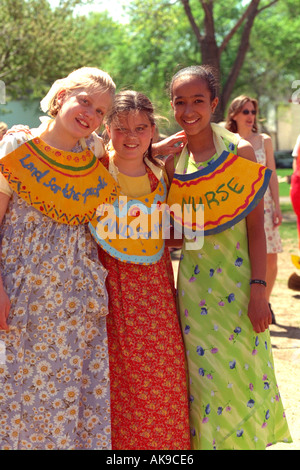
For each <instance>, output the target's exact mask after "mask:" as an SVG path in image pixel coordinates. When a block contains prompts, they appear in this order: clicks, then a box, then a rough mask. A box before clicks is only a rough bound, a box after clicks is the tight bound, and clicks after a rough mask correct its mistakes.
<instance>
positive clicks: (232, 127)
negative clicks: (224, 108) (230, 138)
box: [225, 95, 258, 134]
mask: <svg viewBox="0 0 300 470" xmlns="http://www.w3.org/2000/svg"><path fill="white" fill-rule="evenodd" d="M249 102H250V103H252V104H253V106H254V109H255V111H256V115H255V117H254V123H253V127H252V131H253V132H257V131H258V127H257V121H256V116H257V114H258V102H257V100H256V99H255V98H251V97H250V96H247V95H240V96H237V97H236V98H235V99H234V100H233V101H232V102H231V104H230V106H229V109H228V112H227V118H226V124H225V127H226V129H228V130H229V131H231V132H234V133H235V134H236V133H237V132H238V128H237V123H236V120H235V119H234V118H235V116H236V115H237V114H239V113H240V112H241V111H242V109H243V107H244V106H245V104H247V103H249Z"/></svg>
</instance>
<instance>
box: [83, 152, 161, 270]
mask: <svg viewBox="0 0 300 470" xmlns="http://www.w3.org/2000/svg"><path fill="white" fill-rule="evenodd" d="M145 162H146V164H147V166H148V167H149V168H150V169H151V171H153V173H154V174H155V176H156V177H157V179H158V180H159V183H158V185H157V187H156V189H155V190H154V191H152V192H151V193H150V194H147V195H145V196H141V197H138V198H137V197H130V196H126V195H120V196H119V197H118V198H117V199H116V200H115V201H114V203H113V205H107V204H103V207H102V208H101V209H100V207H99V209H98V211H97V215H98V217H97V219H94V220H92V221H91V222H90V223H89V228H90V231H91V233H92V235H93V237H94V238H95V240H96V242H97V243H98V244H99V245H100V246H101V248H103V250H104V251H106V252H107V253H108V254H109V255H111V256H112V257H113V258H116V259H117V260H119V261H122V262H125V263H132V264H141V265H148V264H154V263H156V262H158V261H159V260H160V258H161V257H162V255H163V253H164V246H165V244H164V236H163V230H164V222H163V221H164V215H165V213H164V210H165V207H164V206H165V203H166V199H167V185H166V182H165V181H164V177H163V172H162V170H160V169H159V168H158V167H155V166H154V165H152V164H151V162H149V161H148V160H147V159H145ZM109 171H110V173H111V174H112V175H113V176H114V178H115V179H116V180H117V178H118V169H117V168H116V166H115V165H114V162H113V151H112V152H111V153H110V157H109Z"/></svg>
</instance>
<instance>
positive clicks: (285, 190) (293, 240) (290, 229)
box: [276, 168, 298, 251]
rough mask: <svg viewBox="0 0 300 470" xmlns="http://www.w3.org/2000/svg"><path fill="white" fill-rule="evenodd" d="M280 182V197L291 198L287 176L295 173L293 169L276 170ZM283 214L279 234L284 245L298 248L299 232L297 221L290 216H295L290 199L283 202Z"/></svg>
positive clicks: (281, 205) (281, 206)
mask: <svg viewBox="0 0 300 470" xmlns="http://www.w3.org/2000/svg"><path fill="white" fill-rule="evenodd" d="M276 173H277V176H278V180H279V196H280V197H284V198H289V196H290V187H291V186H290V184H289V183H288V182H287V179H286V178H287V176H289V175H291V174H292V173H293V170H292V168H279V169H277V170H276ZM280 208H281V212H282V214H283V216H285V217H284V220H283V222H282V224H281V225H280V227H279V233H280V236H281V239H282V241H283V242H284V243H286V244H287V245H288V246H290V247H291V250H292V251H293V249H294V248H295V247H297V244H298V231H297V223H296V221H295V220H290V217H289V214H290V215H291V216H294V210H293V206H292V203H291V201H290V200H289V199H287V200H285V201H284V202H281V204H280Z"/></svg>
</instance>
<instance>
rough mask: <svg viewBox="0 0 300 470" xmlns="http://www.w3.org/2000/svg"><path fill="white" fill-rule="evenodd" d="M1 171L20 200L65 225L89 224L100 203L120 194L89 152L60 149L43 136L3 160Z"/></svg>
mask: <svg viewBox="0 0 300 470" xmlns="http://www.w3.org/2000/svg"><path fill="white" fill-rule="evenodd" d="M0 171H1V172H2V174H3V175H4V176H5V178H6V179H7V181H8V183H9V185H10V186H11V188H12V189H13V190H14V191H15V192H16V193H17V194H18V195H19V197H21V198H22V199H24V200H25V201H26V202H27V203H28V204H30V205H31V206H33V207H34V208H35V209H37V210H38V211H40V212H41V213H43V214H45V215H47V216H48V217H50V218H51V219H52V220H54V221H56V222H60V223H63V224H68V225H78V224H85V223H88V222H89V221H90V220H92V219H93V218H94V217H96V211H97V207H98V206H99V204H102V203H108V204H110V203H113V202H114V200H115V199H116V197H117V195H118V185H117V184H116V182H115V180H114V179H113V178H112V176H111V175H110V174H109V172H108V171H107V170H106V168H105V167H104V166H103V165H102V164H101V162H100V161H99V160H98V159H97V158H96V157H95V155H94V154H93V153H92V152H91V151H90V150H89V149H86V150H84V151H83V152H78V153H75V152H67V151H63V150H58V149H55V148H53V147H51V146H49V145H47V144H46V143H45V142H44V141H43V140H42V139H41V138H40V137H35V138H33V139H32V140H29V141H28V142H26V143H24V144H23V145H21V146H20V147H18V148H17V149H16V150H14V151H13V152H11V153H9V154H8V155H6V156H5V157H4V158H2V159H1V160H0Z"/></svg>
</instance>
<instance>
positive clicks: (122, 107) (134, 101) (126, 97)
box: [104, 90, 162, 167]
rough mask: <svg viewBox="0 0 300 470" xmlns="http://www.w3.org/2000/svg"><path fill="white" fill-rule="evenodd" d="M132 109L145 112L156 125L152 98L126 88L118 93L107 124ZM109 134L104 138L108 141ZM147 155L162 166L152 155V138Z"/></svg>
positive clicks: (150, 159)
mask: <svg viewBox="0 0 300 470" xmlns="http://www.w3.org/2000/svg"><path fill="white" fill-rule="evenodd" d="M131 111H140V112H142V113H144V114H145V115H146V116H147V117H148V119H149V121H150V124H151V126H155V116H154V107H153V105H152V103H151V101H150V99H149V98H148V97H147V96H146V95H144V94H143V93H140V92H138V91H134V90H124V91H120V92H119V93H117V94H116V96H115V99H114V102H113V105H112V107H111V109H110V110H109V112H108V113H107V115H106V118H105V124H106V125H107V126H108V127H110V126H111V124H112V122H115V121H116V120H118V117H119V116H120V114H124V113H125V114H128V113H130V112H131ZM107 137H108V136H107V134H105V135H104V139H105V140H106V141H107V140H108V138H107ZM145 157H147V158H148V160H149V161H150V162H152V163H153V164H154V165H156V166H159V167H160V166H161V165H162V164H161V162H160V161H159V160H157V159H155V158H153V156H152V139H151V142H150V145H149V147H148V150H147V152H146V153H145V155H144V158H145Z"/></svg>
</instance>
